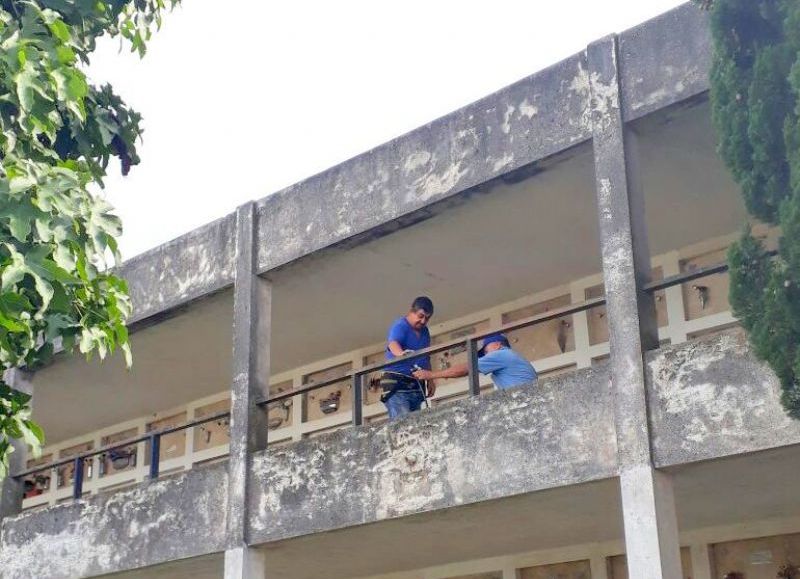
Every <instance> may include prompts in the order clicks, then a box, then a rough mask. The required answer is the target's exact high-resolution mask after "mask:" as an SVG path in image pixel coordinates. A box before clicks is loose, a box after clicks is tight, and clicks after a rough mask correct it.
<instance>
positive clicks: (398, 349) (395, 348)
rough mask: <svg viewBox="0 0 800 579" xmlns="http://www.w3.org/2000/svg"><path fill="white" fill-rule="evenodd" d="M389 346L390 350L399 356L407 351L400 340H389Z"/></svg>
mask: <svg viewBox="0 0 800 579" xmlns="http://www.w3.org/2000/svg"><path fill="white" fill-rule="evenodd" d="M388 348H389V351H390V352H391V353H392V354H394V355H395V356H397V357H398V358H399V357H400V356H402V355H403V354H405V353H406V350H405V349H403V346H401V345H400V342H398V341H397V340H391V341H390V342H389V346H388Z"/></svg>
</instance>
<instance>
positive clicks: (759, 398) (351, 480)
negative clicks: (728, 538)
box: [0, 331, 800, 579]
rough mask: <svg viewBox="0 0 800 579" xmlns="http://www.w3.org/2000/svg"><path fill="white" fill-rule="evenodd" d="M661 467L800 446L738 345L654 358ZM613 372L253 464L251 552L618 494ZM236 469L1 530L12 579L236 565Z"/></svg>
mask: <svg viewBox="0 0 800 579" xmlns="http://www.w3.org/2000/svg"><path fill="white" fill-rule="evenodd" d="M648 389H649V392H648V394H649V396H648V398H649V406H650V421H651V429H652V445H653V449H654V456H655V457H656V463H657V466H659V467H674V466H679V465H683V464H687V463H693V462H697V461H707V460H710V459H715V458H720V457H725V456H732V455H737V454H738V455H741V454H746V453H752V452H757V451H762V450H767V449H771V448H776V447H782V446H787V445H793V444H800V422H796V421H792V420H791V419H789V418H788V417H787V416H786V414H785V413H784V412H783V409H782V408H781V406H780V403H779V399H778V395H779V391H780V388H779V384H778V382H777V379H776V378H775V376H774V374H773V373H772V372H771V371H770V370H769V369H768V368H767V367H766V366H764V365H763V364H761V363H760V362H758V361H757V360H755V359H754V358H753V356H752V354H751V353H750V351H749V349H748V347H747V345H746V341H745V339H744V337H743V335H742V334H741V332H739V331H731V332H726V333H722V334H719V335H716V336H712V337H708V338H704V339H701V340H696V341H692V342H687V343H684V344H680V345H677V346H671V347H667V348H662V349H660V350H658V351H655V352H651V353H650V354H649V355H648ZM613 406H614V405H613V395H612V390H611V385H610V383H609V374H608V369H607V367H606V365H605V364H602V363H601V364H597V365H596V366H594V367H592V368H589V369H583V370H578V371H576V372H572V373H569V374H564V375H561V376H558V377H555V378H552V379H547V380H542V381H541V383H540V384H539V385H538V386H537V387H536V388H519V389H514V390H509V391H504V392H493V393H490V394H487V395H484V396H481V397H479V398H471V399H465V400H460V401H457V402H454V403H452V404H449V405H447V406H443V407H441V408H437V409H434V410H433V411H430V412H422V413H420V414H418V415H415V416H411V417H409V418H407V419H404V420H401V421H397V422H395V423H391V424H378V425H367V426H364V427H361V428H356V429H352V428H350V429H344V430H340V431H337V432H334V433H331V434H328V435H324V436H320V437H318V438H312V439H307V440H304V441H301V442H298V443H294V444H291V445H287V446H280V447H275V448H270V449H268V450H267V451H264V452H260V453H257V454H256V456H255V457H254V464H253V470H254V475H255V476H254V484H253V488H252V489H251V491H252V492H251V497H250V505H249V508H250V539H251V541H252V542H253V543H255V544H265V543H272V542H276V541H281V540H284V539H290V538H294V537H301V536H310V535H314V534H317V533H321V532H325V531H332V530H335V529H343V528H348V527H355V526H357V525H364V524H368V523H379V522H382V521H389V520H399V519H402V518H404V517H409V518H412V517H411V516H412V515H416V514H422V513H432V512H438V511H441V510H444V509H454V508H458V507H461V506H466V505H470V504H472V505H478V504H488V503H487V502H488V501H493V500H496V499H502V498H507V497H513V496H520V495H525V494H528V493H534V492H536V491H541V490H545V489H553V488H557V487H566V486H569V485H578V484H580V483H586V482H590V481H600V480H603V479H606V480H607V479H610V478H613V477H615V476H616V474H617V451H616V436H615V434H616V433H615V430H614V415H613V412H614V411H613ZM227 484H228V481H227V472H226V468H225V465H222V464H218V465H213V466H209V467H206V468H200V469H196V470H193V471H189V472H187V473H183V474H180V475H175V476H172V477H170V478H165V479H163V480H159V481H157V482H154V483H143V484H141V485H139V486H137V487H136V488H133V489H129V490H123V491H119V492H116V493H114V494H102V495H96V496H91V497H87V498H85V499H83V500H81V501H78V502H75V503H66V504H62V505H57V506H55V507H51V508H47V509H43V510H38V511H32V512H27V513H23V514H21V515H18V516H15V517H10V518H7V519H5V520H3V521H2V523H0V576H2V577H14V578H15V579H18V578H27V577H36V578H37V579H45V578H59V577H86V576H93V575H101V574H107V573H112V572H116V571H123V570H127V569H133V568H138V567H144V566H148V565H153V564H158V563H161V562H166V561H171V560H175V559H181V558H187V557H194V556H199V555H204V554H208V553H215V552H220V551H222V550H224V547H225V545H224V530H225V521H226V514H225V509H226V496H227V495H226V493H227Z"/></svg>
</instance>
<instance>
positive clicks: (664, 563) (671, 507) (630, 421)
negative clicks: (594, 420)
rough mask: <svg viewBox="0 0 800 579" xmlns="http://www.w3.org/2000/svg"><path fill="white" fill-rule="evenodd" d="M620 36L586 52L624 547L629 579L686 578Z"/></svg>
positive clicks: (590, 47) (640, 185)
mask: <svg viewBox="0 0 800 579" xmlns="http://www.w3.org/2000/svg"><path fill="white" fill-rule="evenodd" d="M617 55H618V47H617V38H616V37H615V36H610V37H606V38H604V39H602V40H599V41H597V42H595V43H593V44H591V45H590V46H589V47H588V49H587V57H588V73H589V85H590V88H591V104H590V106H591V113H592V131H593V146H594V159H595V179H596V188H597V203H598V213H599V223H600V246H601V253H602V256H603V280H604V283H605V289H606V292H605V293H606V299H607V310H608V325H609V342H610V347H611V366H610V369H611V380H612V383H613V386H614V415H615V426H616V432H617V447H618V462H619V469H620V490H621V493H622V509H623V517H624V523H625V546H626V553H627V557H628V569H629V572H630V577H631V579H674V578H675V577H680V576H681V562H680V544H679V542H678V529H677V522H676V516H675V501H674V496H673V493H672V485H671V484H670V480H669V477H668V476H667V475H666V474H663V473H660V472H657V471H656V470H655V469H654V468H653V466H652V459H651V453H650V433H649V428H648V420H647V400H646V394H645V367H644V352H645V351H646V350H648V349H651V348H655V347H657V346H658V324H657V320H656V311H655V303H654V300H653V297H652V295H650V294H647V293H646V292H644V291H642V287H643V286H644V284H645V283H646V282H647V281H649V279H650V251H649V248H648V244H647V229H646V224H645V213H644V195H643V191H642V183H641V176H640V168H639V161H638V156H637V147H636V138H635V134H634V133H633V132H632V131H631V130H629V129H627V128H626V127H625V126H624V124H623V122H622V113H621V107H620V94H621V91H620V86H619V82H620V74H619V61H618V58H617Z"/></svg>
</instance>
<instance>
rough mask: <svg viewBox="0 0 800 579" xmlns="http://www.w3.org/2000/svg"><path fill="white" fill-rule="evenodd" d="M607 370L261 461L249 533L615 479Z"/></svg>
mask: <svg viewBox="0 0 800 579" xmlns="http://www.w3.org/2000/svg"><path fill="white" fill-rule="evenodd" d="M613 424H614V420H613V413H612V404H611V389H610V385H609V378H608V371H607V368H606V367H605V365H600V366H598V367H596V368H591V369H586V370H581V371H578V372H574V373H571V374H565V375H562V376H559V377H557V378H553V379H550V380H544V381H542V383H540V384H539V386H538V387H537V388H517V389H513V390H508V391H498V392H493V393H491V394H488V395H484V396H481V397H479V398H473V399H467V400H461V401H458V402H455V403H453V404H452V405H448V406H446V407H444V408H441V409H437V410H434V411H432V412H423V413H420V414H418V415H415V416H411V417H408V418H406V419H404V420H401V421H397V422H395V423H392V424H384V425H379V426H372V427H369V426H368V427H365V428H358V429H348V430H342V431H339V432H336V433H333V434H331V435H328V436H324V437H320V438H315V439H309V440H305V441H303V442H300V443H298V444H294V445H290V446H285V447H280V448H276V449H270V450H268V451H266V452H263V453H260V454H259V455H257V456H256V457H255V461H254V466H253V468H254V469H255V474H256V477H255V479H256V481H257V482H256V486H255V488H254V489H253V494H252V497H251V504H250V509H251V529H250V533H251V534H250V536H251V539H252V540H253V541H254V542H270V541H276V540H281V539H287V538H290V537H296V536H300V535H305V534H309V533H315V532H321V531H328V530H332V529H337V528H342V527H348V526H351V525H359V524H364V523H369V522H375V521H380V520H386V519H390V518H395V517H402V516H406V515H411V514H415V513H420V512H424V511H432V510H437V509H444V508H449V507H456V506H459V505H465V504H469V503H476V502H480V501H487V500H491V499H496V498H501V497H508V496H512V495H517V494H523V493H529V492H533V491H537V490H542V489H546V488H553V487H558V486H563V485H571V484H576V483H582V482H588V481H593V480H598V479H603V478H608V477H612V476H614V475H615V474H616V469H617V467H616V455H617V453H616V441H615V435H614V427H613Z"/></svg>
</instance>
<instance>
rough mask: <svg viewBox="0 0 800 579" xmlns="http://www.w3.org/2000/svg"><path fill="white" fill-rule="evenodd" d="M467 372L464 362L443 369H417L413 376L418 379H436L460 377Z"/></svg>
mask: <svg viewBox="0 0 800 579" xmlns="http://www.w3.org/2000/svg"><path fill="white" fill-rule="evenodd" d="M467 374H469V370H468V369H467V365H466V364H456V365H455V366H450V367H449V368H446V369H444V370H436V371H432V370H417V371H416V372H414V378H416V379H418V380H436V379H437V378H461V377H463V376H466V375H467Z"/></svg>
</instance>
